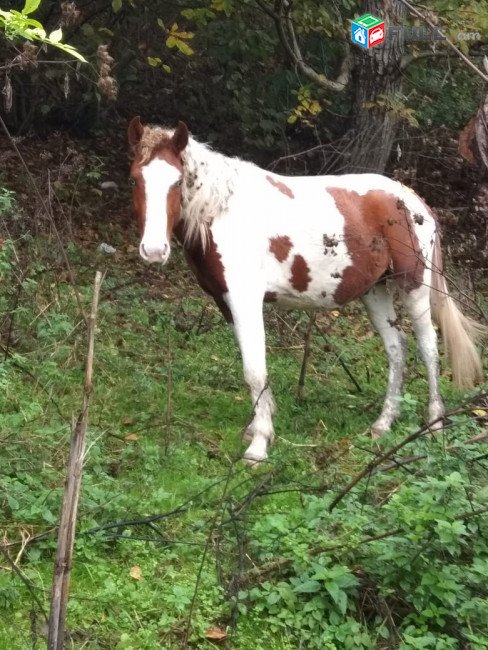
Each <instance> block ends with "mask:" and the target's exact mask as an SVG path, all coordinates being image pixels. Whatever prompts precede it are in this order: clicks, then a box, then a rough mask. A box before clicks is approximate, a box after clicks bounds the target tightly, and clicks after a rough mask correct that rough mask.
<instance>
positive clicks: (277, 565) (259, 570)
mask: <svg viewBox="0 0 488 650" xmlns="http://www.w3.org/2000/svg"><path fill="white" fill-rule="evenodd" d="M487 512H488V506H486V507H484V508H478V510H470V511H468V512H462V513H461V514H460V515H457V516H456V517H454V521H462V520H463V519H469V518H470V517H478V516H479V515H484V514H486V513H487ZM403 532H404V530H403V528H395V530H389V531H387V532H386V533H380V534H379V535H372V536H371V537H364V538H363V539H360V540H359V541H358V542H357V543H356V546H361V545H362V544H370V543H371V542H377V541H379V540H380V539H387V538H388V537H394V536H395V535H400V534H401V533H403ZM347 548H351V547H350V546H349V545H348V544H336V545H330V546H315V547H313V548H311V549H309V550H308V556H309V557H315V556H316V555H320V554H321V553H331V552H333V551H341V550H343V549H347ZM292 562H293V558H289V557H285V558H280V559H279V560H274V561H272V562H268V563H266V564H264V565H263V566H261V567H253V568H252V569H250V570H249V571H247V572H246V574H245V575H244V579H245V580H248V579H249V578H255V577H263V576H264V575H267V574H268V573H271V572H272V571H276V570H278V569H282V568H284V567H286V566H288V565H289V564H291V563H292Z"/></svg>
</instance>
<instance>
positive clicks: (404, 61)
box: [400, 50, 450, 70]
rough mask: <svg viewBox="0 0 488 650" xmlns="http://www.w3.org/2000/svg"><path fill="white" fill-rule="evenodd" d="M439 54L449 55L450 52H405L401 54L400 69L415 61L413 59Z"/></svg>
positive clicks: (417, 59) (428, 57) (432, 56)
mask: <svg viewBox="0 0 488 650" xmlns="http://www.w3.org/2000/svg"><path fill="white" fill-rule="evenodd" d="M439 56H450V52H444V51H442V52H438V51H434V50H425V52H419V53H418V54H405V56H403V57H402V60H401V61H400V70H405V68H407V67H408V66H409V65H410V64H411V63H415V61H420V60H421V59H430V58H434V57H439Z"/></svg>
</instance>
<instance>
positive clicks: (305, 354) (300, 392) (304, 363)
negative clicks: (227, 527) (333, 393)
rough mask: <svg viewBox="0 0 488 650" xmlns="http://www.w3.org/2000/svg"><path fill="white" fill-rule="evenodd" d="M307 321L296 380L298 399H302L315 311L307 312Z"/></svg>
mask: <svg viewBox="0 0 488 650" xmlns="http://www.w3.org/2000/svg"><path fill="white" fill-rule="evenodd" d="M308 317H309V319H310V320H309V321H308V327H307V332H306V334H305V347H304V350H303V360H302V367H301V369H300V378H299V380H298V399H299V400H303V388H304V386H305V375H306V374H307V363H308V357H309V356H310V340H311V338H312V330H313V326H314V325H315V319H316V318H317V312H315V311H313V312H309V314H308Z"/></svg>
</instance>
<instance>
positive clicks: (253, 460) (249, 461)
mask: <svg viewBox="0 0 488 650" xmlns="http://www.w3.org/2000/svg"><path fill="white" fill-rule="evenodd" d="M242 460H243V462H244V463H245V464H246V465H249V467H258V465H261V464H262V463H265V462H266V461H267V460H268V454H265V455H264V456H263V457H262V458H258V457H257V456H254V455H253V454H244V457H243V459H242Z"/></svg>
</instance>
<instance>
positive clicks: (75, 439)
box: [47, 271, 102, 650]
mask: <svg viewBox="0 0 488 650" xmlns="http://www.w3.org/2000/svg"><path fill="white" fill-rule="evenodd" d="M101 283H102V274H101V273H100V271H97V272H96V274H95V281H94V284H93V299H92V305H91V312H90V317H89V319H88V345H87V352H86V365H85V385H84V389H83V404H82V408H81V411H80V413H79V415H78V417H77V419H76V421H74V418H73V423H72V427H71V445H70V451H69V461H68V472H67V477H66V483H65V488H64V497H63V507H62V510H61V521H60V524H59V532H58V545H57V549H56V559H55V563H54V576H53V587H52V594H51V612H50V616H49V629H48V638H47V647H48V650H62V648H63V646H64V628H65V624H66V607H67V604H68V594H69V581H70V575H71V564H72V559H73V546H74V541H75V529H76V516H77V512H78V501H79V496H80V487H81V477H82V471H83V459H84V454H85V434H86V426H87V422H88V407H89V404H90V396H91V392H92V376H93V351H94V346H95V323H96V319H97V310H98V299H99V295H100V286H101Z"/></svg>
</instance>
